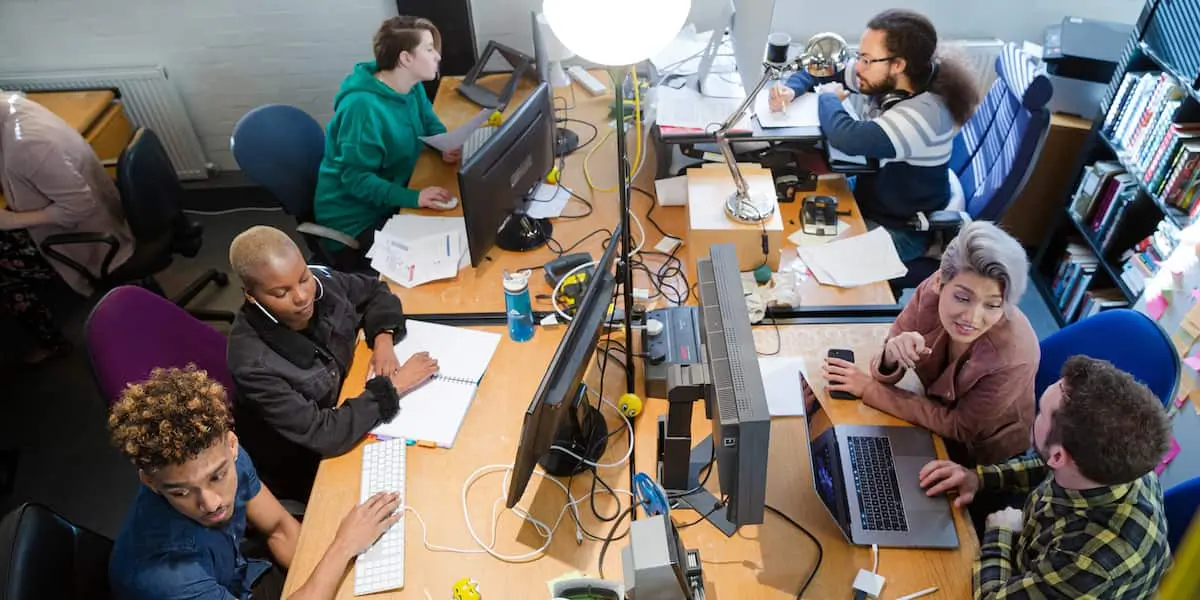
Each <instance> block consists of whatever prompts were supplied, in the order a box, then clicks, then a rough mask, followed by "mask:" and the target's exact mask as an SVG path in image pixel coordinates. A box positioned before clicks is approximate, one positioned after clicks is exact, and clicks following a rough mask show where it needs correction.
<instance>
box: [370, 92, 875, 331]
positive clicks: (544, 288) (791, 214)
mask: <svg viewBox="0 0 1200 600" xmlns="http://www.w3.org/2000/svg"><path fill="white" fill-rule="evenodd" d="M596 74H597V76H598V77H601V78H605V77H607V75H605V74H604V73H603V72H599V71H597V72H596ZM460 82H461V79H460V78H455V77H445V78H443V79H442V82H441V87H440V88H439V91H438V94H437V99H436V100H435V102H434V110H435V111H436V112H437V114H438V116H439V117H441V119H442V121H443V122H444V123H445V124H446V126H447V127H450V128H453V127H455V126H457V125H458V124H460V123H463V122H466V121H468V120H469V119H470V118H471V117H472V116H474V115H475V114H476V113H478V111H479V107H478V106H476V105H475V104H472V103H471V102H469V101H468V100H466V99H465V98H463V97H462V95H461V94H459V93H457V91H455V90H456V88H457V87H458V85H459V83H460ZM572 85H575V86H578V84H576V83H572ZM532 90H533V84H532V83H531V82H530V81H528V80H525V81H523V82H522V83H521V85H520V86H519V87H518V89H517V93H516V95H515V96H514V98H513V100H512V102H510V103H509V106H508V110H509V112H511V111H512V110H515V109H516V107H517V106H518V105H519V104H520V102H521V101H522V100H523V99H524V98H526V97H528V95H529V93H530V92H531V91H532ZM556 95H557V96H562V97H565V98H569V97H570V91H569V90H567V88H565V87H564V88H559V89H557V90H556ZM575 102H576V105H575V107H574V108H573V109H571V110H570V111H569V112H568V115H569V116H570V118H572V119H579V120H582V121H586V122H588V123H591V124H593V125H596V126H597V127H598V128H599V134H598V136H597V137H596V141H594V142H592V143H593V144H595V143H598V142H599V140H600V139H601V138H603V137H604V133H605V131H606V129H605V128H606V127H607V125H606V123H607V122H608V111H609V105H610V104H611V102H612V96H609V95H606V96H598V97H593V96H592V95H591V94H590V93H588V92H587V91H585V90H583V89H582V88H579V89H577V90H576V91H575ZM569 125H570V126H571V127H572V128H575V129H576V130H577V131H578V132H579V133H580V134H581V139H582V140H583V141H586V140H587V138H588V137H589V135H590V130H588V129H586V128H585V127H581V126H580V125H578V124H577V123H572V124H569ZM629 137H630V138H631V139H632V138H633V137H634V136H633V135H632V132H631V135H630V136H629ZM630 146H631V149H630V155H629V159H630V160H631V161H632V160H634V154H635V153H634V151H633V142H632V141H630ZM592 149H593V148H592V145H588V146H585V147H583V148H581V149H579V150H577V151H576V152H575V153H573V154H571V155H570V156H568V157H567V158H566V167H565V169H564V172H563V177H562V181H563V184H564V185H566V186H567V187H569V188H571V189H572V190H574V191H575V192H576V193H578V194H579V195H581V196H583V197H585V198H588V200H589V201H590V202H591V203H592V205H593V206H594V207H595V208H594V212H593V214H592V215H591V216H590V217H588V218H586V219H578V220H564V219H555V220H554V221H553V224H554V238H555V239H556V240H557V241H559V242H560V243H561V244H562V245H563V247H564V248H565V247H569V246H571V245H572V244H574V243H576V242H577V241H578V240H580V239H582V238H583V237H584V236H586V235H587V234H589V233H591V232H593V231H595V230H596V229H598V228H606V229H609V230H611V229H612V228H613V227H615V226H616V224H617V222H618V221H619V218H620V203H619V201H618V197H617V193H616V192H615V191H613V192H601V191H589V188H588V184H587V181H586V179H585V178H584V172H583V169H584V163H585V160H586V162H587V164H588V169H589V171H590V175H591V177H592V182H593V183H594V184H595V185H596V186H598V187H599V188H601V189H606V188H611V187H614V186H615V184H616V181H617V169H616V164H617V152H616V142H615V136H610V137H609V139H608V140H606V141H605V142H604V144H603V145H602V146H601V147H600V148H599V149H597V150H596V151H595V153H594V155H592V157H591V159H590V160H589V159H587V158H586V157H587V155H588V153H589V152H590V151H592ZM644 150H645V152H646V157H645V159H644V160H645V161H646V162H647V163H648V164H649V165H650V166H647V167H645V168H643V169H642V170H641V172H640V173H639V176H638V177H637V178H636V179H635V180H634V185H635V186H636V187H638V188H641V189H642V190H647V191H653V190H654V168H653V164H654V161H655V157H654V156H653V153H654V150H653V144H646V148H645V149H644ZM456 168H457V167H456V166H454V165H447V164H445V163H444V162H442V160H441V158H440V156H439V155H438V154H436V153H434V152H432V151H426V152H425V153H424V154H423V155H422V156H421V158H420V159H419V160H418V161H417V167H416V170H415V171H414V173H413V177H412V180H411V182H410V187H412V188H414V189H419V188H423V187H427V186H431V185H437V186H441V187H444V188H446V189H448V190H450V191H451V192H453V193H455V194H458V178H457V171H456ZM813 193H815V194H826V195H831V196H837V198H838V207H839V208H840V209H843V210H845V209H849V210H850V212H851V216H850V217H849V220H850V232H849V234H847V235H852V234H857V233H862V232H864V231H865V227H864V226H863V221H862V215H861V213H859V211H858V207H857V205H856V204H855V202H854V196H853V194H852V193H851V192H850V188H849V186H848V185H847V184H846V181H845V179H844V178H841V177H836V178H832V179H823V180H821V181H820V184H819V186H818V189H817V190H816V191H815V192H813ZM654 202H655V201H654V199H653V198H650V197H648V196H647V195H646V194H643V193H640V192H637V191H634V193H633V197H632V201H631V204H632V208H633V211H634V214H635V215H637V217H638V218H639V219H640V221H641V223H642V225H643V227H644V228H645V230H646V235H647V236H648V239H647V240H646V244H645V248H647V249H651V248H653V247H654V245H655V244H657V243H658V241H659V240H661V239H662V235H661V234H659V233H658V232H657V231H656V230H655V229H654V227H653V226H652V225H651V223H650V222H649V219H648V218H647V212H649V211H650V209H651V206H652V204H653V203H654ZM583 209H584V207H583V206H582V205H581V204H580V203H578V202H576V201H572V202H571V203H570V204H569V205H568V206H567V209H566V210H565V213H566V214H580V213H581V212H582V211H583ZM406 210H407V209H406ZM780 210H781V211H782V215H783V217H784V225H785V226H784V236H785V237H786V236H787V235H790V234H791V233H792V232H794V231H796V230H797V229H799V227H800V219H799V213H800V205H799V203H791V204H781V205H780ZM415 212H417V213H419V214H430V215H433V214H441V213H437V212H436V211H432V210H416V211H415ZM449 214H451V215H461V214H462V209H461V208H457V209H455V210H454V211H451V212H450V213H449ZM653 218H654V220H655V221H656V222H657V223H658V224H659V225H660V226H661V227H662V228H663V229H664V230H665V231H666V232H667V233H670V234H671V235H673V236H675V237H679V238H681V239H685V242H686V234H687V216H686V209H685V208H684V207H655V208H654V212H653ZM633 232H634V233H633V235H634V237H635V243H636V239H637V238H638V237H639V236H640V230H638V229H637V227H636V226H634V228H633ZM604 238H605V236H604V235H601V234H598V235H595V236H593V237H592V238H590V239H588V240H587V241H585V242H584V243H582V244H581V245H580V246H579V247H578V248H575V249H573V250H572V252H590V253H591V254H592V256H593V257H595V258H599V256H600V254H601V252H602V247H601V244H602V242H603V241H604ZM784 248H785V252H791V249H792V248H794V246H793V245H792V244H791V243H790V242H785V244H784ZM706 255H707V249H705V248H691V247H689V246H688V245H687V244H686V243H685V244H684V246H683V248H681V249H680V251H679V252H678V253H677V256H678V257H679V258H680V260H681V261H682V262H683V264H684V265H685V268H686V269H687V272H688V274H689V275H688V280H689V282H694V281H695V277H694V276H693V275H694V272H695V263H696V259H697V258H700V257H702V256H706ZM552 258H554V254H553V253H552V252H551V251H550V250H549V249H548V248H546V247H542V248H539V249H537V250H534V251H531V252H528V253H517V252H505V251H502V250H499V249H493V250H492V251H491V252H490V253H488V259H490V260H485V261H484V263H483V264H481V265H480V267H479V268H476V269H464V270H462V271H460V272H459V275H458V278H457V279H454V280H449V281H440V282H433V283H428V284H425V285H422V286H419V287H416V288H412V289H406V288H403V287H401V286H398V285H395V284H392V290H393V291H394V292H395V293H396V294H397V295H398V296H400V298H401V299H402V300H403V301H404V309H405V311H407V312H409V313H412V314H422V313H426V314H427V313H468V312H503V311H504V291H503V288H502V286H501V273H502V272H503V271H504V270H505V269H509V270H516V269H519V268H522V267H535V268H540V265H542V264H544V263H546V262H547V261H549V260H550V259H552ZM660 262H661V260H657V261H656V260H655V259H652V258H648V259H647V263H649V264H652V265H653V264H659V263H660ZM635 285H639V287H641V286H646V287H648V285H646V284H644V283H643V284H638V283H636V282H635ZM802 285H803V287H802V289H801V291H800V297H801V299H802V302H803V303H804V304H805V305H808V306H823V305H864V304H891V303H893V302H894V301H895V300H894V298H893V296H892V293H891V289H890V288H889V287H888V285H887V283H886V282H879V283H875V284H871V285H867V286H862V287H858V288H852V289H841V288H834V287H828V286H822V285H820V284H818V283H817V282H816V280H815V279H811V278H810V279H809V280H808V281H806V282H805V283H804V284H802ZM550 292H551V289H550V286H548V285H547V284H546V283H545V282H544V281H543V278H542V277H541V276H538V277H535V278H534V279H533V281H532V282H531V286H530V293H531V294H534V295H537V294H549V293H550ZM534 309H535V310H551V307H550V305H549V303H548V302H543V303H538V302H535V306H534Z"/></svg>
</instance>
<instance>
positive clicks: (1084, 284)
mask: <svg viewBox="0 0 1200 600" xmlns="http://www.w3.org/2000/svg"><path fill="white" fill-rule="evenodd" d="M1099 265H1100V259H1098V258H1097V257H1096V255H1095V254H1094V253H1093V252H1092V251H1091V249H1089V248H1088V247H1087V246H1086V245H1084V244H1082V243H1080V242H1070V243H1068V244H1067V249H1066V251H1065V252H1063V255H1062V258H1061V259H1059V261H1058V271H1057V272H1056V273H1055V275H1054V281H1053V283H1052V284H1051V290H1050V291H1051V294H1052V295H1053V296H1054V301H1055V308H1056V309H1058V312H1059V314H1061V315H1062V317H1063V320H1064V321H1065V322H1067V323H1072V322H1074V321H1077V320H1079V319H1084V318H1087V317H1090V316H1092V315H1094V314H1096V313H1098V312H1100V311H1103V310H1108V309H1110V308H1119V307H1122V306H1129V302H1128V301H1126V300H1125V296H1124V295H1123V294H1122V293H1121V291H1120V290H1117V289H1115V288H1101V289H1094V290H1089V289H1088V286H1089V285H1091V283H1092V279H1093V277H1095V275H1096V268H1097V267H1098V266H1099Z"/></svg>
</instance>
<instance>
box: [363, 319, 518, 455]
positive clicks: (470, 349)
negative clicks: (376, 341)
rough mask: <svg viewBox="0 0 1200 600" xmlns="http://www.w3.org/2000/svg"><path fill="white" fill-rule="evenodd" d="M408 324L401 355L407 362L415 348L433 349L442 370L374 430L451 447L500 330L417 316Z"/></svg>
mask: <svg viewBox="0 0 1200 600" xmlns="http://www.w3.org/2000/svg"><path fill="white" fill-rule="evenodd" d="M407 329H408V333H407V334H406V335H405V336H404V339H402V340H400V342H399V343H397V344H396V359H397V360H399V361H400V364H404V362H405V361H407V360H408V359H409V357H411V356H412V355H413V354H416V353H417V352H428V353H429V355H430V356H432V357H433V358H434V359H435V360H437V361H438V372H437V374H436V375H434V376H433V377H432V378H431V379H430V380H429V381H427V382H425V384H424V385H422V386H421V387H419V388H417V389H415V390H412V391H411V392H409V393H407V394H405V395H404V396H402V397H401V398H400V412H399V413H397V415H396V418H394V419H392V420H391V421H389V422H387V423H380V424H379V426H378V427H376V428H375V429H373V430H372V431H371V433H372V434H374V435H376V436H379V437H385V438H397V437H402V438H406V439H410V440H416V441H418V442H428V443H433V444H436V445H437V446H438V447H441V448H450V447H452V446H454V440H455V438H457V437H458V430H459V428H461V427H462V423H463V420H464V419H466V418H467V410H468V409H470V408H471V402H472V401H473V400H474V399H475V392H477V391H478V390H479V381H480V380H481V379H483V374H484V372H485V371H486V370H487V366H488V363H489V362H491V360H492V355H493V354H495V353H496V346H497V345H499V343H500V334H498V333H492V332H488V331H477V330H474V329H466V328H462V327H451V326H449V325H439V324H436V323H426V322H424V321H411V320H410V321H408V324H407Z"/></svg>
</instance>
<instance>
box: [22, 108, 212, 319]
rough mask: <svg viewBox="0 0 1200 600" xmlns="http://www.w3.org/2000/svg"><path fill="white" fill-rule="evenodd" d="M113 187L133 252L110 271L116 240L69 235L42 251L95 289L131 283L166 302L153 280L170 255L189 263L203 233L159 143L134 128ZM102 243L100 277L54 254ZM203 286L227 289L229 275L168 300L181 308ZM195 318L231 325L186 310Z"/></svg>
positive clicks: (207, 278)
mask: <svg viewBox="0 0 1200 600" xmlns="http://www.w3.org/2000/svg"><path fill="white" fill-rule="evenodd" d="M117 188H118V189H119V190H120V192H121V207H122V208H123V209H124V211H125V220H126V221H127V222H128V223H129V228H130V230H131V231H132V232H133V238H134V249H133V255H132V256H130V257H129V259H128V260H126V261H125V262H124V263H122V264H121V265H120V266H119V267H117V268H116V269H112V270H110V268H109V267H110V263H111V261H112V258H113V256H115V255H116V253H117V250H118V247H117V241H116V238H114V237H113V236H111V235H108V234H105V233H90V232H75V233H64V234H59V235H52V236H50V237H48V238H46V239H45V240H44V241H43V242H42V245H41V248H42V252H43V253H45V254H46V256H49V257H51V258H53V259H55V260H58V261H60V262H62V263H63V264H65V265H67V266H68V267H70V268H72V269H74V270H75V271H78V272H79V273H80V274H81V275H83V276H84V277H86V278H87V279H88V280H89V281H90V282H91V284H92V287H93V288H95V289H97V290H107V289H111V288H113V287H116V286H118V285H123V284H127V283H136V284H138V285H141V286H142V287H145V288H146V289H148V290H151V291H153V292H154V293H156V294H158V295H160V296H163V297H166V293H165V292H163V289H162V286H161V285H159V283H158V281H157V280H155V278H154V276H155V275H156V274H158V273H160V272H162V271H163V270H165V269H166V268H167V267H168V266H170V265H171V262H172V260H173V258H174V257H173V255H175V254H179V255H181V256H186V257H188V258H192V257H194V256H196V254H197V253H198V252H199V251H200V245H201V243H202V236H203V233H204V228H203V226H201V225H200V224H199V223H196V222H195V221H191V220H189V219H188V218H187V215H185V214H184V212H183V205H182V203H181V201H182V195H183V187H182V186H181V185H180V184H179V176H178V175H177V174H176V173H175V167H173V166H172V165H171V159H170V157H168V156H167V151H166V149H165V148H163V145H162V142H160V141H159V139H158V136H157V135H155V134H154V132H153V131H151V130H149V129H146V128H144V127H139V128H138V129H137V131H135V132H134V134H133V138H131V139H130V140H129V143H128V144H127V145H126V146H125V149H124V150H122V151H121V156H120V158H118V160H117ZM97 243H100V244H105V245H107V246H108V254H107V255H106V256H105V259H104V263H103V265H102V266H101V269H100V273H99V274H94V273H91V272H89V271H88V269H87V268H85V267H84V266H83V265H81V264H79V263H77V262H75V261H74V260H72V259H71V258H70V257H68V256H66V255H64V254H63V253H61V252H59V251H58V250H57V247H58V246H61V245H68V244H97ZM209 283H215V284H216V285H217V286H218V287H225V286H226V285H229V276H228V275H226V274H225V273H223V272H221V271H218V270H216V269H209V270H207V271H205V272H204V273H203V274H202V275H200V277H198V278H196V279H195V280H194V281H192V283H190V284H189V285H188V286H187V287H186V288H185V289H184V290H183V291H182V292H181V293H179V294H178V295H177V296H175V297H174V298H172V299H171V301H172V302H174V303H175V304H177V305H179V306H182V307H186V306H187V304H188V303H189V302H191V301H192V299H194V298H195V297H196V296H197V295H199V294H200V292H201V291H203V290H204V288H205V287H207V286H208V284H209ZM189 311H190V312H191V313H192V314H193V315H195V316H196V317H198V318H201V319H206V320H212V321H226V322H232V321H233V313H231V312H228V311H218V310H205V309H189Z"/></svg>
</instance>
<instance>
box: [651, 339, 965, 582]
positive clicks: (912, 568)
mask: <svg viewBox="0 0 1200 600" xmlns="http://www.w3.org/2000/svg"><path fill="white" fill-rule="evenodd" d="M888 327H889V326H888V325H886V324H871V325H796V326H784V327H780V328H779V337H778V338H776V333H775V330H774V329H773V328H771V327H757V328H755V330H754V337H755V341H756V344H757V346H758V349H759V350H760V351H762V352H771V351H773V350H774V349H775V348H776V347H778V348H780V351H779V354H780V355H782V356H803V357H804V361H805V366H806V369H807V371H808V373H810V374H811V375H812V378H811V381H812V383H813V388H814V391H815V392H816V393H817V395H818V397H819V398H821V403H822V406H823V407H824V410H823V411H822V412H823V413H824V415H825V416H822V415H821V414H818V415H816V416H814V420H817V419H822V418H828V419H831V420H832V421H833V423H835V424H869V425H900V426H905V425H908V423H906V422H904V421H901V420H899V419H896V418H895V417H892V416H890V415H887V414H885V413H882V412H880V411H878V410H875V409H873V408H870V407H868V406H866V405H865V404H863V403H862V402H858V401H844V400H833V399H830V398H828V397H826V395H825V390H824V381H823V380H822V379H821V377H820V365H821V360H822V358H823V357H824V356H825V353H826V351H827V350H828V349H829V348H832V347H839V348H850V349H853V350H854V355H855V357H856V358H857V359H858V363H859V365H860V366H865V365H866V361H868V360H870V357H871V356H872V355H873V354H874V353H875V352H878V350H879V348H880V347H881V346H882V344H883V339H884V337H885V336H886V335H887V330H888ZM777 339H778V341H777ZM777 344H778V346H777ZM697 408H698V409H699V408H700V407H699V406H697ZM666 412H667V403H666V402H664V401H661V400H651V401H649V402H647V403H646V411H645V412H644V413H643V414H642V415H641V416H639V417H638V420H637V425H636V435H637V446H636V454H637V468H638V470H640V471H646V472H651V470H652V469H654V468H655V464H656V460H655V452H656V448H655V444H654V441H655V438H656V436H657V432H656V425H655V423H656V421H657V419H658V416H659V415H664V414H666ZM711 432H712V426H711V424H710V423H709V422H708V421H707V420H705V419H704V411H703V410H702V409H701V410H696V411H695V413H694V422H693V426H692V435H693V445H695V444H699V443H700V442H701V441H702V440H703V439H704V436H706V435H708V434H709V433H711ZM934 443H935V447H936V449H937V452H938V455H939V456H942V457H945V456H946V448H945V444H943V443H942V440H941V439H940V438H937V437H936V436H935V437H934ZM810 465H811V463H810V461H809V452H808V438H807V437H806V436H805V429H804V426H803V423H802V422H801V421H800V419H799V418H776V419H773V420H772V422H771V449H770V454H769V459H768V470H767V504H768V505H770V506H773V507H775V508H777V509H779V510H780V511H782V512H783V513H784V514H786V515H788V516H789V517H790V518H792V519H793V520H795V521H797V522H798V523H800V524H801V525H803V526H804V527H805V528H807V529H808V530H809V532H811V533H812V534H813V535H814V536H816V537H817V539H818V540H820V541H821V545H822V547H823V549H824V557H823V559H822V561H821V565H820V569H819V570H818V571H817V574H816V577H815V578H814V579H813V582H812V584H810V585H809V587H808V590H807V591H806V592H805V595H804V597H805V598H819V599H822V600H824V599H828V598H851V597H852V593H851V591H850V584H851V582H852V581H853V580H854V576H855V574H856V573H858V570H859V569H863V568H865V569H870V568H871V560H872V559H871V548H870V547H865V548H864V547H855V546H851V545H850V544H849V543H848V542H846V540H845V538H844V537H843V536H842V533H841V531H840V530H839V529H838V527H837V525H836V524H835V523H834V521H833V518H832V517H830V516H829V514H828V513H827V512H826V510H825V507H824V506H823V505H822V504H821V500H820V499H819V498H818V497H817V494H816V491H815V490H814V489H813V483H812V476H811V468H810ZM717 478H718V476H717V473H716V472H714V473H713V476H712V478H711V479H710V481H709V482H708V486H707V487H708V488H709V489H710V490H711V491H713V492H714V493H715V494H717V495H719V489H720V488H719V487H718V486H717V484H716V480H717ZM697 517H698V515H696V513H694V512H692V511H680V513H679V516H678V517H676V518H675V520H676V521H677V522H680V523H684V522H691V521H694V520H695V519H696V518H697ZM955 526H956V529H957V530H958V539H959V547H958V548H957V549H955V550H907V549H896V548H882V549H880V551H879V574H880V575H883V576H884V577H885V578H886V579H887V583H886V585H885V587H884V595H883V597H884V598H896V597H899V596H902V595H904V594H909V593H912V592H915V591H918V590H922V589H925V588H928V587H933V586H937V587H938V589H939V591H938V592H937V593H935V594H933V595H931V596H928V598H931V599H935V600H936V599H939V598H945V599H950V600H959V599H961V598H970V597H971V564H972V562H973V561H974V559H975V557H977V556H978V555H979V541H978V540H977V539H976V537H975V530H974V528H973V526H972V525H971V520H970V518H969V517H968V516H967V513H966V511H965V510H958V511H955ZM682 537H683V542H684V545H685V546H686V547H688V548H698V549H699V550H700V557H701V560H702V561H703V566H704V575H705V577H704V579H705V587H706V589H705V591H706V593H707V594H708V598H709V599H710V600H758V599H763V600H766V599H772V600H774V599H778V600H785V599H791V598H795V597H796V592H797V591H798V590H799V589H800V586H801V585H803V583H804V580H805V579H807V578H808V576H809V573H811V572H812V569H813V566H814V564H815V562H816V557H817V555H816V547H815V546H813V544H812V541H811V540H809V539H808V537H806V536H805V535H804V534H803V533H801V532H799V531H797V530H796V529H795V528H794V527H793V526H792V525H790V524H789V523H787V522H786V521H784V520H783V519H782V518H780V517H779V516H778V515H775V514H771V513H770V511H767V515H766V516H765V517H764V523H763V525H759V526H750V527H743V528H741V529H740V530H739V531H738V532H737V533H736V534H735V535H734V536H733V537H732V538H727V537H725V534H723V533H721V532H720V531H718V530H717V529H716V528H714V527H712V526H711V525H709V524H708V523H701V524H698V525H696V526H693V527H689V528H687V529H684V530H683V531H682Z"/></svg>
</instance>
